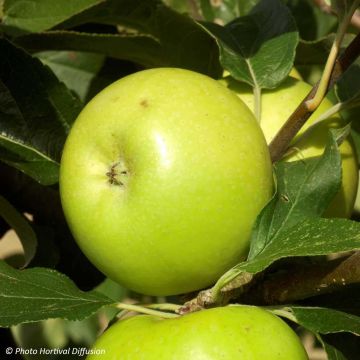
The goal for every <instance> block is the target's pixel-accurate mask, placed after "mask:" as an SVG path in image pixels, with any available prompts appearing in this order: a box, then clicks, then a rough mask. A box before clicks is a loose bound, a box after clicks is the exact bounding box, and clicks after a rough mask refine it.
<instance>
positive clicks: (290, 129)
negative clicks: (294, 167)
mask: <svg viewBox="0 0 360 360" xmlns="http://www.w3.org/2000/svg"><path fill="white" fill-rule="evenodd" d="M359 54H360V34H358V35H357V36H356V37H355V38H354V39H353V41H352V42H351V43H350V44H349V46H348V47H347V48H346V49H345V51H344V52H343V54H342V55H340V56H339V57H338V59H337V60H336V62H335V66H334V69H333V71H332V73H331V77H330V82H329V86H328V89H327V91H328V90H329V89H330V88H331V87H332V86H334V84H335V83H336V81H337V80H338V79H339V78H340V76H341V75H342V74H343V73H344V72H345V71H346V69H348V67H349V66H350V65H351V64H352V63H353V62H354V61H355V60H356V59H357V57H358V56H359ZM318 85H319V82H318V83H316V84H315V85H314V87H313V88H312V89H311V91H310V92H309V94H308V95H307V96H306V97H305V99H304V100H303V101H302V102H301V104H300V105H299V106H298V107H297V108H296V110H295V111H294V112H293V113H292V114H291V116H290V117H289V119H288V120H287V121H286V123H285V124H284V125H283V126H282V128H281V129H280V130H279V132H278V133H277V134H276V136H275V137H274V139H273V140H272V141H271V143H270V145H269V149H270V155H271V159H272V161H273V162H276V161H278V160H280V159H281V158H282V157H283V155H284V154H285V153H286V151H287V149H288V147H289V145H290V142H291V140H292V139H293V138H294V137H295V135H296V134H297V133H298V132H299V130H300V129H301V127H302V126H303V125H304V124H305V122H306V120H307V119H308V118H309V117H310V116H311V114H312V112H310V111H309V110H308V108H307V106H306V104H305V103H306V101H308V100H310V99H312V98H313V96H314V95H315V93H316V90H317V88H318Z"/></svg>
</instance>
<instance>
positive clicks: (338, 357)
mask: <svg viewBox="0 0 360 360" xmlns="http://www.w3.org/2000/svg"><path fill="white" fill-rule="evenodd" d="M317 338H318V339H319V341H320V342H321V344H322V345H323V347H324V349H325V351H326V353H327V355H328V359H329V360H343V359H344V360H358V359H359V337H358V336H354V335H352V334H348V333H337V334H329V335H318V336H317Z"/></svg>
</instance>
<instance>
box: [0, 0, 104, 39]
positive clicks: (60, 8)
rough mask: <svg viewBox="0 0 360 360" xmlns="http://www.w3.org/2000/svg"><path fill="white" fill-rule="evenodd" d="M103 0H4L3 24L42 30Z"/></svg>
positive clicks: (26, 29)
mask: <svg viewBox="0 0 360 360" xmlns="http://www.w3.org/2000/svg"><path fill="white" fill-rule="evenodd" d="M103 1H105V0H71V1H56V2H54V1H53V0H42V1H37V0H28V1H22V0H5V2H4V18H3V21H4V24H5V25H7V26H12V27H15V28H18V29H21V30H23V31H25V32H37V31H44V30H47V29H50V28H52V27H54V26H55V25H58V24H60V23H62V22H64V21H65V20H67V19H68V18H70V17H72V16H74V15H76V14H78V13H81V12H82V11H84V10H86V9H88V8H90V7H92V6H94V5H96V4H99V3H101V2H103Z"/></svg>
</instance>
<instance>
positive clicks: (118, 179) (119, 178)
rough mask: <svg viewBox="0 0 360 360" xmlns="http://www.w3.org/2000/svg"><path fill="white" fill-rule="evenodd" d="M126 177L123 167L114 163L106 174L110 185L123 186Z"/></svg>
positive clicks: (126, 173)
mask: <svg viewBox="0 0 360 360" xmlns="http://www.w3.org/2000/svg"><path fill="white" fill-rule="evenodd" d="M127 175H128V171H127V170H126V169H124V165H123V164H121V163H120V162H116V163H115V164H113V165H111V167H110V171H108V172H107V173H106V176H107V177H108V178H109V183H110V184H111V185H118V186H124V185H125V183H124V180H125V178H126V177H127Z"/></svg>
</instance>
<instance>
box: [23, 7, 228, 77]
mask: <svg viewBox="0 0 360 360" xmlns="http://www.w3.org/2000/svg"><path fill="white" fill-rule="evenodd" d="M89 22H92V23H102V24H108V25H114V26H118V28H119V29H120V31H121V29H123V30H124V32H125V35H127V37H126V39H127V40H126V41H127V43H126V46H128V47H130V48H132V47H133V48H135V50H136V51H135V50H134V49H131V50H132V51H133V52H135V53H136V52H139V51H141V50H142V53H141V54H137V60H136V62H140V63H141V64H143V60H142V59H143V58H144V57H146V58H150V61H147V64H149V63H151V64H152V65H151V66H165V65H167V66H173V67H180V68H186V69H190V70H194V71H197V72H200V73H204V74H207V75H210V76H212V77H219V76H220V73H221V69H220V64H219V60H218V49H217V47H216V44H215V43H214V41H213V39H212V38H211V36H209V35H208V34H207V33H206V32H205V31H204V30H203V29H202V28H201V27H200V26H199V25H198V24H196V23H195V22H194V21H193V20H192V19H191V18H190V17H189V16H187V15H184V14H179V13H178V12H176V11H175V10H173V9H171V8H169V7H167V6H165V5H164V4H163V3H161V2H160V1H158V0H107V1H106V2H105V3H103V4H100V5H98V6H95V7H93V8H92V9H90V10H88V11H85V12H83V13H82V14H80V15H78V16H74V17H73V18H72V19H70V20H69V21H67V22H65V23H63V24H61V25H60V26H59V27H61V28H70V27H73V26H75V25H80V24H84V23H89ZM119 25H120V27H119ZM129 29H130V30H131V33H132V34H133V36H135V38H134V39H130V38H129V31H128V30H129ZM133 30H135V31H136V32H135V34H134V33H133V32H134V31H133ZM122 35H124V34H122ZM123 37H125V36H123ZM145 37H146V38H147V39H144V38H145ZM137 39H140V40H139V41H142V42H145V47H143V48H142V49H141V46H144V45H143V44H139V42H137V41H138V40H137ZM151 40H153V41H151ZM59 41H60V40H59ZM103 41H105V39H104V40H103ZM124 41H125V40H124ZM133 43H134V44H133ZM28 45H29V44H28ZM98 46H99V45H98ZM52 49H54V48H52ZM60 49H63V50H83V47H79V48H75V47H74V46H72V47H70V48H68V47H64V46H63V47H61V48H60ZM42 50H48V49H46V48H42ZM96 51H99V50H96ZM108 51H109V50H108ZM113 51H114V52H115V50H113ZM116 51H118V52H121V53H122V54H124V53H125V50H121V49H117V50H116ZM147 52H150V54H148V55H146V53H147ZM121 56H125V55H121ZM121 58H124V59H128V58H127V57H121ZM154 58H155V59H162V60H161V62H156V63H155V64H154V62H153V59H154ZM164 59H165V62H164ZM130 60H132V59H130Z"/></svg>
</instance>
